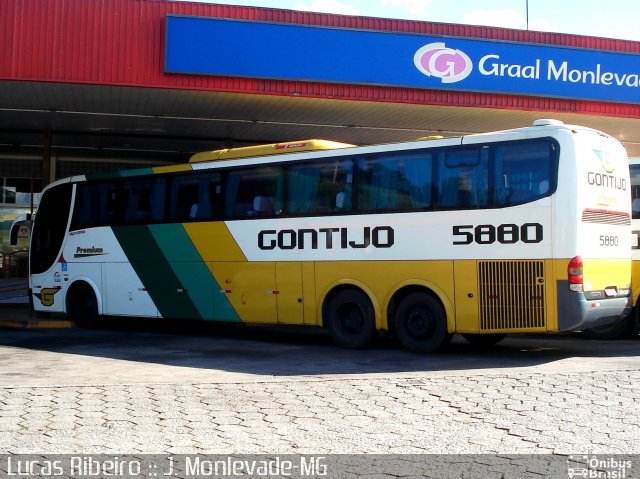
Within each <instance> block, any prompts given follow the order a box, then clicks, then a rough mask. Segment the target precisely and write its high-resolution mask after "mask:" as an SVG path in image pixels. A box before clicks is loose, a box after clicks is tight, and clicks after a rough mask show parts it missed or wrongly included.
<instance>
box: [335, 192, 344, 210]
mask: <svg viewBox="0 0 640 479" xmlns="http://www.w3.org/2000/svg"><path fill="white" fill-rule="evenodd" d="M343 209H344V191H339V192H338V193H337V194H336V210H343Z"/></svg>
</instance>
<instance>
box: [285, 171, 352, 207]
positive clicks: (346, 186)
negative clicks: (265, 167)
mask: <svg viewBox="0 0 640 479" xmlns="http://www.w3.org/2000/svg"><path fill="white" fill-rule="evenodd" d="M351 163H352V162H351V159H347V160H345V159H338V160H336V161H335V162H331V163H324V162H323V163H312V164H304V165H293V166H290V167H289V168H288V169H287V202H286V212H287V213H288V214H292V215H297V214H322V213H331V212H343V211H348V210H349V209H350V208H351V198H350V194H351V178H352V177H353V176H352V174H351Z"/></svg>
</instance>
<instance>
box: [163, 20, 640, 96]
mask: <svg viewBox="0 0 640 479" xmlns="http://www.w3.org/2000/svg"><path fill="white" fill-rule="evenodd" d="M166 21H167V32H166V35H167V36H166V58H165V71H166V72H169V73H188V74H199V75H220V76H236V77H247V78H271V79H280V80H302V81H320V82H331V83H352V84H362V85H385V86H396V87H408V88H428V89H446V90H462V91H474V92H491V93H507V94H509V93H510V94H518V95H536V96H546V97H559V98H574V99H585V100H599V101H612V102H623V103H640V55H636V54H629V53H615V52H604V51H596V50H581V49H576V48H563V47H556V46H545V45H533V44H523V43H509V42H495V41H485V40H474V39H466V38H458V37H455V38H454V37H435V36H424V35H416V34H409V33H392V32H379V31H368V30H347V29H340V28H326V27H312V26H304V25H291V24H282V23H261V22H248V21H239V20H226V19H218V18H201V17H184V16H172V15H169V16H167V19H166Z"/></svg>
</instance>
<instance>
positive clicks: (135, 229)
mask: <svg viewBox="0 0 640 479" xmlns="http://www.w3.org/2000/svg"><path fill="white" fill-rule="evenodd" d="M113 232H114V234H115V236H116V239H117V240H118V242H119V243H120V246H121V247H122V249H123V250H124V253H125V255H126V256H127V258H128V259H129V262H130V263H131V266H132V267H133V269H134V270H135V271H136V273H137V274H138V276H139V277H140V280H141V281H142V284H143V285H144V287H145V288H146V289H147V291H148V293H149V296H151V299H152V300H153V302H154V304H155V305H156V307H157V308H158V311H159V312H160V315H162V317H164V318H176V319H183V318H184V319H186V318H190V319H203V318H202V317H201V315H200V312H199V311H198V308H197V307H196V306H195V304H194V303H193V301H192V300H191V298H190V297H189V295H188V294H186V292H185V288H186V286H185V285H183V284H182V282H181V278H179V277H178V275H177V274H176V273H175V272H174V270H173V268H172V267H171V265H170V264H169V262H168V261H167V260H166V256H165V254H164V252H163V251H162V248H161V247H160V245H158V243H157V241H156V239H155V237H154V235H153V234H152V233H151V231H150V229H149V227H148V226H145V225H140V226H114V227H113Z"/></svg>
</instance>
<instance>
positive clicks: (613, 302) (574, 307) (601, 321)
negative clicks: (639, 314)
mask: <svg viewBox="0 0 640 479" xmlns="http://www.w3.org/2000/svg"><path fill="white" fill-rule="evenodd" d="M558 291H561V289H560V288H559V289H558ZM631 306H632V305H631V296H630V295H628V296H620V297H615V298H602V299H587V298H586V297H585V295H584V294H583V293H576V292H573V291H568V288H567V289H566V290H565V292H564V293H558V332H562V331H577V330H583V329H592V328H597V327H600V326H607V325H609V324H612V323H614V322H616V321H617V320H618V319H620V317H621V316H623V315H626V314H630V313H631Z"/></svg>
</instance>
